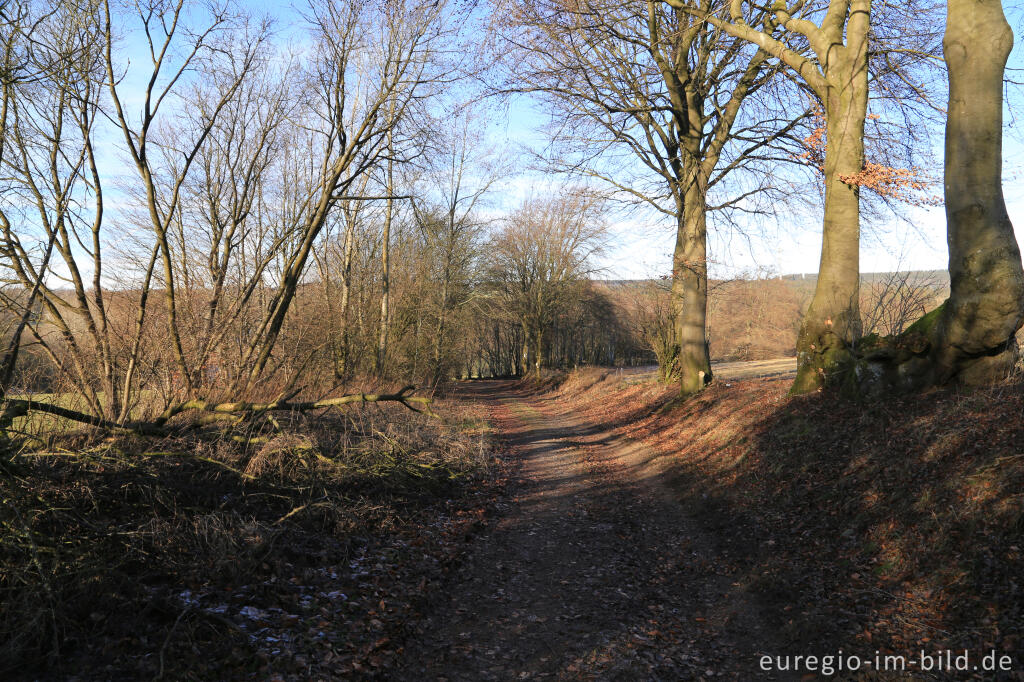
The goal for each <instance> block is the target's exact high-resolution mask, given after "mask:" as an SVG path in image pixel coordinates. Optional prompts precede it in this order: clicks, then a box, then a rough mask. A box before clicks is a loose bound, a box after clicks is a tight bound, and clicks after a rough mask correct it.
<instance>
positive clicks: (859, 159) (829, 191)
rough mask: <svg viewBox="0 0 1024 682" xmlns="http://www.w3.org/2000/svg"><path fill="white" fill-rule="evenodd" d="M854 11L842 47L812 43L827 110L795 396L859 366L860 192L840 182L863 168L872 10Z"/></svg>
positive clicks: (860, 6) (858, 7) (863, 5)
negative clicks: (817, 229) (817, 231)
mask: <svg viewBox="0 0 1024 682" xmlns="http://www.w3.org/2000/svg"><path fill="white" fill-rule="evenodd" d="M853 5H855V6H853V7H852V10H853V14H852V15H851V17H850V19H849V21H848V22H847V44H846V45H843V44H842V42H841V41H836V40H827V41H826V43H827V46H826V47H822V46H819V45H818V44H814V43H812V44H814V47H815V51H816V52H817V53H818V56H819V60H820V61H821V63H822V73H823V75H824V83H822V85H821V86H819V87H818V88H816V89H817V90H818V94H819V96H821V98H822V100H823V103H824V106H825V120H826V123H827V130H828V147H827V150H826V154H825V168H824V172H825V218H824V224H823V227H822V240H821V264H820V266H819V269H818V282H817V285H816V287H815V290H814V297H813V298H812V299H811V304H810V307H809V308H808V311H807V315H806V316H805V318H804V322H803V324H802V325H801V327H800V335H799V337H798V339H797V376H796V380H795V381H794V382H793V388H792V392H793V393H807V392H810V391H814V390H817V389H819V388H821V387H822V386H824V385H826V384H837V383H843V382H845V381H847V380H848V378H849V377H851V376H852V375H853V368H854V367H855V364H856V362H855V358H854V355H853V352H852V349H853V347H854V344H855V343H856V342H857V340H858V339H859V337H860V334H861V321H860V305H859V301H860V191H859V189H858V187H857V186H856V185H855V184H849V183H847V182H845V181H844V178H848V177H849V176H855V175H857V174H858V173H859V172H860V171H861V170H862V169H863V168H864V120H865V118H866V117H867V107H868V59H867V30H868V14H869V13H870V11H871V3H870V2H860V3H853ZM858 12H859V14H858ZM836 26H838V27H839V28H840V31H839V32H838V33H836V32H835V30H834V27H833V26H831V25H829V24H828V23H827V22H826V23H825V24H824V25H823V28H822V29H821V31H820V33H819V34H818V35H819V37H821V38H822V39H826V38H829V37H831V38H833V39H835V38H841V36H842V33H841V24H838V23H836ZM833 34H834V35H833ZM812 35H813V34H812Z"/></svg>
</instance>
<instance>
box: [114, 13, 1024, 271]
mask: <svg viewBox="0 0 1024 682" xmlns="http://www.w3.org/2000/svg"><path fill="white" fill-rule="evenodd" d="M247 5H248V6H249V7H250V8H251V9H253V10H256V11H257V12H267V13H269V14H271V15H272V16H275V17H276V18H277V20H278V24H277V29H278V35H279V38H281V39H282V40H290V41H297V42H299V44H300V45H301V37H302V30H301V28H299V26H300V21H299V19H298V15H297V12H296V10H294V9H290V8H289V7H288V6H286V5H282V4H280V3H274V2H249V3H247ZM1011 23H1012V24H1013V25H1014V26H1015V27H1019V26H1021V25H1022V24H1024V22H1022V21H1021V17H1020V16H1018V15H1017V14H1016V13H1014V14H1013V15H1012V16H1011ZM134 42H135V41H134V40H133V41H131V42H130V43H126V44H125V45H124V49H125V52H126V53H127V54H129V55H131V56H132V57H133V59H132V61H133V62H134V63H135V64H136V65H140V66H141V67H142V68H143V69H145V68H146V64H145V62H146V59H145V58H146V57H147V56H148V55H145V53H144V52H143V51H142V50H143V46H142V44H141V42H140V43H139V44H138V45H135V44H134ZM1020 42H1021V41H1018V45H1017V46H1016V47H1015V49H1014V54H1013V56H1012V57H1011V67H1013V66H1018V67H1019V66H1022V65H1024V58H1022V54H1024V48H1022V46H1021V45H1020V44H1019V43H1020ZM130 78H131V75H129V79H130ZM124 91H125V92H130V91H131V88H125V89H124ZM1014 99H1018V98H1017V97H1016V95H1015V96H1014ZM129 108H130V109H131V108H133V107H131V106H129ZM1021 115H1022V116H1024V110H1022V111H1021ZM543 121H544V118H543V115H542V114H541V113H540V112H539V111H538V110H537V109H536V108H535V107H534V106H533V105H532V104H531V103H530V102H529V101H528V100H524V99H520V100H516V101H513V102H511V103H510V104H509V107H508V109H507V114H505V115H499V118H498V119H497V120H495V121H493V123H492V142H493V143H494V144H495V145H496V146H499V147H502V148H504V149H506V150H507V152H509V153H511V152H519V151H521V150H523V149H524V148H527V147H539V146H542V145H543V144H544V138H543V137H542V135H541V133H540V132H539V131H540V129H541V126H542V123H543ZM1007 121H1008V127H1009V125H1010V124H1012V123H1013V117H1012V116H1008V117H1007ZM110 142H112V143H114V144H111V145H110V146H109V147H107V153H108V154H116V153H118V152H116V151H115V148H116V147H117V146H119V145H118V144H117V143H118V142H120V140H117V141H116V142H115V139H114V138H111V139H110ZM940 143H941V141H940ZM1005 143H1006V145H1005V150H1004V152H1005V153H1004V160H1005V168H1006V172H1005V173H1004V190H1005V195H1006V198H1007V205H1008V208H1009V211H1010V216H1011V218H1012V219H1013V221H1014V224H1015V225H1016V226H1017V234H1018V241H1021V239H1022V238H1024V172H1022V169H1024V143H1022V139H1021V136H1020V135H1017V134H1015V132H1011V133H1010V134H1007V135H1006V137H1005ZM936 160H937V161H938V162H939V163H941V149H939V150H937V153H936ZM517 167H518V168H520V169H522V168H524V167H525V162H524V163H522V164H518V165H517ZM561 182H563V179H562V178H552V177H545V176H542V175H538V174H536V173H534V172H530V171H528V170H521V171H520V172H518V173H516V174H515V175H513V176H511V177H508V178H506V180H505V182H504V183H502V185H501V186H500V188H499V189H498V191H499V192H501V195H500V196H498V197H495V198H494V199H493V200H492V202H491V203H492V205H494V206H495V207H496V209H497V210H499V211H500V210H504V209H508V208H511V207H513V206H514V205H515V204H516V203H518V201H520V200H521V199H522V198H523V197H525V196H526V195H527V194H530V193H538V192H543V191H545V190H547V189H549V188H551V187H552V186H553V185H557V184H559V183H561ZM783 222H784V224H780V225H777V226H771V225H770V226H768V228H767V229H765V230H762V231H761V233H760V234H759V235H758V236H756V237H750V238H741V237H739V236H737V235H734V234H731V235H727V234H717V233H713V234H712V235H711V236H710V244H709V248H710V254H709V255H710V259H711V261H712V265H711V267H712V273H713V276H718V277H722V276H731V275H735V274H738V273H753V272H762V273H763V272H769V273H776V274H787V273H799V272H806V273H810V272H815V271H817V268H818V259H819V252H820V246H821V228H820V222H819V219H818V218H816V217H815V216H813V215H811V214H808V213H805V214H793V215H792V216H789V217H788V218H787V219H785V220H784V221H783ZM612 223H613V229H612V236H611V239H610V241H609V245H608V248H607V250H606V253H605V255H604V256H603V258H602V260H601V263H600V264H601V265H602V266H603V268H604V276H605V277H608V278H612V279H628V278H644V277H653V276H659V275H663V274H667V273H668V272H669V271H670V269H671V266H670V257H671V250H672V245H673V243H674V234H673V226H672V225H671V224H667V223H666V222H665V220H664V218H663V216H659V215H655V214H653V212H652V213H651V214H648V215H645V214H638V213H633V214H631V215H629V216H626V217H616V218H615V219H613V221H612ZM946 261H947V253H946V245H945V215H944V213H943V210H942V209H941V208H937V209H929V210H923V209H915V210H914V211H913V213H912V221H911V222H910V223H906V222H898V221H896V220H891V221H888V222H883V223H881V224H878V225H876V226H875V229H873V230H872V231H871V233H870V234H865V237H864V238H863V240H862V248H861V270H862V271H863V272H877V271H887V270H894V269H927V270H931V269H944V268H945V267H946Z"/></svg>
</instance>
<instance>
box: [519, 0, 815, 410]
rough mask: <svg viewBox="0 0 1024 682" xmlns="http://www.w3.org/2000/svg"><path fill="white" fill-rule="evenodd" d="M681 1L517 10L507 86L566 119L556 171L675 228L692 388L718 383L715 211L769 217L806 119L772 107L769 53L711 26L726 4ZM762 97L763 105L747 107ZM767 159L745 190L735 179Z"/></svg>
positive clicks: (536, 5) (678, 326) (682, 355)
mask: <svg viewBox="0 0 1024 682" xmlns="http://www.w3.org/2000/svg"><path fill="white" fill-rule="evenodd" d="M678 6H679V9H671V8H669V7H668V6H667V5H665V4H664V3H661V2H658V1H657V0H650V1H649V2H646V3H641V4H640V5H622V4H621V3H609V2H605V1H604V0H580V1H578V2H573V3H569V4H566V3H560V2H550V3H549V2H513V3H511V8H512V9H511V12H510V18H509V24H510V28H509V29H507V31H506V33H507V38H506V41H507V43H509V44H511V45H513V46H514V48H515V50H514V51H512V52H511V54H512V55H514V57H513V58H512V59H511V61H510V71H511V73H512V79H513V83H514V84H513V85H512V86H510V89H514V90H517V91H520V92H530V93H541V94H542V96H543V97H544V98H545V100H546V101H547V102H548V103H549V105H550V107H551V112H552V117H553V119H554V120H555V121H557V123H556V125H555V127H554V128H555V129H554V137H555V140H556V143H557V144H556V146H555V149H554V151H553V156H554V158H553V159H550V161H551V166H552V167H554V168H555V169H557V170H561V171H566V172H571V173H582V174H584V175H587V176H590V177H596V178H599V179H600V180H602V181H603V182H605V183H606V184H607V186H609V187H611V188H612V190H613V193H615V194H616V195H617V196H618V197H619V198H620V199H624V200H627V201H631V202H635V203H638V204H640V205H646V206H648V207H650V208H653V209H654V210H656V211H658V212H661V213H663V214H664V215H666V216H668V217H670V218H671V219H672V221H673V222H674V224H675V228H676V241H675V249H674V255H673V279H672V304H673V310H674V325H675V329H674V332H673V339H674V341H673V342H674V343H675V344H678V346H679V348H678V350H677V351H676V352H675V353H674V354H675V355H676V356H677V361H676V362H677V366H678V376H679V378H680V381H681V389H682V392H683V393H692V392H695V391H698V390H700V389H701V388H703V386H704V385H705V384H706V383H707V382H709V381H711V378H712V372H711V365H710V358H709V356H708V350H707V344H706V340H705V339H706V329H705V327H706V315H707V293H708V292H707V229H708V214H709V211H715V210H720V211H722V212H723V214H724V213H727V212H742V213H747V214H758V213H761V212H762V211H764V210H766V206H767V205H768V204H769V203H770V202H764V203H762V202H761V201H760V200H761V199H763V198H766V197H765V196H764V195H763V193H765V192H767V191H770V190H771V189H772V183H771V181H770V177H771V174H770V172H769V171H768V168H769V166H776V165H778V164H779V163H785V162H786V161H788V160H791V159H792V156H791V155H790V154H788V153H785V152H780V151H779V147H780V146H784V145H786V144H788V143H790V142H792V132H793V131H794V129H795V128H796V126H797V125H798V124H799V122H800V120H801V119H802V118H803V116H804V113H805V112H804V110H803V109H802V108H798V109H797V110H795V111H793V110H792V108H790V110H789V111H787V110H786V108H784V107H776V106H774V104H773V102H774V100H773V96H774V95H777V94H778V93H772V95H770V94H769V93H770V90H771V88H770V87H769V86H771V87H778V88H782V87H784V84H785V81H777V80H775V79H774V75H775V74H776V73H777V67H775V66H773V65H772V64H771V62H770V54H769V52H768V51H766V50H763V49H758V48H756V47H751V46H750V45H749V44H747V43H746V42H745V41H744V40H743V39H742V37H738V36H732V35H730V34H729V33H728V32H727V31H725V30H723V29H722V28H720V27H719V25H724V24H725V23H727V22H725V21H724V20H721V19H718V23H717V24H715V25H714V26H712V25H710V24H709V23H708V22H707V21H705V19H704V17H705V15H707V16H716V17H717V15H719V14H723V15H724V14H727V13H728V11H729V3H727V2H725V1H724V0H721V1H719V0H715V1H700V2H697V1H694V2H690V1H689V0H685V1H683V0H681V1H680V2H679V3H678ZM691 11H692V12H694V13H696V14H699V16H695V15H694V14H691V13H690V12H691ZM757 13H758V16H759V17H760V19H767V18H768V16H769V15H767V14H765V13H764V12H763V11H760V10H758V11H757ZM760 19H759V20H760ZM773 83H774V84H775V85H772V84H773ZM755 98H757V99H759V102H758V104H757V105H756V106H754V105H748V106H745V107H744V106H741V105H743V103H744V102H745V101H750V100H752V99H755ZM742 112H746V113H742ZM762 165H763V167H764V170H765V172H764V173H761V174H760V175H756V174H754V173H750V174H748V175H747V179H748V180H752V182H750V183H749V184H747V185H746V187H745V188H743V189H740V186H741V185H739V184H737V183H735V182H730V178H731V179H733V180H735V179H736V177H737V176H738V175H740V173H741V172H742V171H752V170H753V169H754V168H755V167H757V166H762ZM775 198H776V199H778V198H781V197H780V195H779V194H778V193H776V194H775Z"/></svg>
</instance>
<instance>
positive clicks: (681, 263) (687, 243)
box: [672, 179, 711, 395]
mask: <svg viewBox="0 0 1024 682" xmlns="http://www.w3.org/2000/svg"><path fill="white" fill-rule="evenodd" d="M705 186H706V182H702V181H701V179H698V180H697V181H695V182H691V183H690V185H689V187H688V188H687V191H686V196H685V200H684V204H683V206H684V208H683V210H682V212H681V215H680V216H679V224H678V227H677V230H676V246H675V252H674V253H673V256H672V305H673V316H674V318H675V336H676V342H677V343H678V344H679V354H678V356H677V358H676V362H677V367H678V372H679V380H680V390H681V393H682V394H683V395H689V394H691V393H696V392H698V391H700V390H702V389H703V388H704V386H705V385H706V384H707V383H709V382H710V381H711V357H710V355H709V354H708V344H707V337H706V336H705V330H706V323H707V312H708V262H707V203H706V201H705V196H704V190H703V188H704V187H705Z"/></svg>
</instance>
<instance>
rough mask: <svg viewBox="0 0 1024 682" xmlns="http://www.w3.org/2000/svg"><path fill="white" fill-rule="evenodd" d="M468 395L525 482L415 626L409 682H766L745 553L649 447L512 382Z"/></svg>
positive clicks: (773, 648)
mask: <svg viewBox="0 0 1024 682" xmlns="http://www.w3.org/2000/svg"><path fill="white" fill-rule="evenodd" d="M460 390H461V391H462V392H463V394H464V397H465V398H466V399H472V400H482V401H487V402H488V403H489V405H490V408H491V412H492V415H493V418H494V420H495V421H496V424H497V426H498V427H499V429H500V430H501V432H502V435H503V436H504V438H505V439H506V440H505V442H506V446H507V448H508V450H509V453H508V454H507V455H506V456H507V457H511V458H514V459H515V460H516V464H517V466H518V467H519V478H520V480H519V482H518V484H517V485H516V490H517V492H516V495H515V496H514V497H513V498H511V499H508V500H505V501H503V502H502V503H501V504H500V505H499V513H498V518H497V519H496V520H495V521H494V522H493V523H492V524H491V526H490V528H489V529H488V530H487V531H486V532H484V533H482V534H480V535H478V536H476V537H475V538H474V539H473V540H472V544H471V545H470V546H469V547H468V548H467V552H466V558H465V560H464V561H463V562H462V563H461V564H460V565H459V567H458V568H457V569H456V571H455V572H454V573H453V574H452V575H451V576H450V578H449V581H448V584H447V585H446V586H445V588H444V593H443V594H438V595H433V596H432V601H431V607H430V612H429V613H428V615H427V616H426V617H425V618H424V619H423V620H422V621H421V622H419V623H415V624H410V626H411V627H410V629H411V635H410V637H409V638H408V640H407V641H406V642H405V647H404V657H403V661H402V662H401V664H400V667H399V671H400V674H399V677H400V678H401V679H416V678H422V679H448V680H487V679H502V680H505V679H594V678H598V679H621V680H634V679H667V680H691V679H700V678H706V679H711V678H714V679H740V680H746V679H763V678H764V675H763V673H761V671H760V670H759V668H758V667H757V666H758V660H759V657H760V656H761V655H762V654H773V655H774V654H778V653H782V651H781V650H780V648H779V642H777V641H776V638H775V632H776V626H777V625H778V623H773V622H772V621H771V620H770V618H769V617H768V615H767V614H766V613H765V612H764V609H763V608H762V607H761V605H759V604H758V603H757V599H756V597H755V595H753V594H752V593H751V592H748V591H747V589H746V586H747V581H748V577H747V576H748V575H749V574H750V572H751V570H752V568H753V567H751V566H749V565H744V560H743V559H741V558H740V557H739V556H738V555H737V554H743V555H744V556H749V554H748V553H736V552H733V551H731V550H730V548H729V544H728V542H722V541H721V539H720V538H715V537H712V536H711V535H710V534H709V533H707V532H706V531H704V530H702V529H701V528H700V526H699V524H698V523H697V522H696V521H695V520H694V519H693V518H691V517H690V516H688V515H687V514H686V513H685V512H684V510H683V509H682V507H681V506H680V504H679V503H678V502H676V501H675V500H674V499H672V497H671V496H670V495H669V494H667V493H666V492H665V491H664V489H662V488H661V486H660V483H659V482H658V481H657V480H656V479H652V478H648V477H647V476H645V475H644V473H643V471H642V469H641V462H642V460H643V459H644V457H643V456H642V455H643V453H639V452H636V450H637V449H638V448H637V446H635V445H632V444H629V443H622V442H618V441H616V440H614V439H612V438H610V437H608V434H607V433H606V432H605V431H604V430H603V429H602V428H601V426H602V425H600V424H587V423H581V422H580V420H578V419H573V418H568V419H566V418H564V417H562V418H558V417H555V416H552V415H551V414H550V413H549V412H548V410H549V409H550V406H549V405H545V404H543V403H541V402H540V401H539V400H538V399H537V398H531V397H526V396H524V395H522V394H519V393H517V392H516V390H515V385H514V383H512V382H497V381H496V382H473V383H471V384H468V385H465V386H464V387H463V388H462V389H460ZM748 563H749V561H748Z"/></svg>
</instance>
